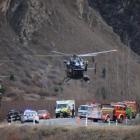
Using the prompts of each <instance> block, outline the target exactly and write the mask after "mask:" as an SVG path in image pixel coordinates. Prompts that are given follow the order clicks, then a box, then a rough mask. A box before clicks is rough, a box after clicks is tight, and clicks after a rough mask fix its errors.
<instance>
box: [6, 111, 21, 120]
mask: <svg viewBox="0 0 140 140" xmlns="http://www.w3.org/2000/svg"><path fill="white" fill-rule="evenodd" d="M6 119H7V121H8V122H12V121H20V120H21V113H20V112H19V111H16V110H10V111H9V112H8V114H7V116H6Z"/></svg>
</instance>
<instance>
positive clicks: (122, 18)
mask: <svg viewBox="0 0 140 140" xmlns="http://www.w3.org/2000/svg"><path fill="white" fill-rule="evenodd" d="M88 1H89V4H90V6H91V7H94V8H95V9H97V10H98V11H99V12H100V13H101V15H102V16H103V18H104V19H105V21H106V22H107V23H108V24H109V25H110V26H112V27H113V30H114V32H116V33H117V34H118V35H119V36H120V38H121V40H122V41H123V43H125V44H126V45H128V46H129V47H131V49H132V50H133V51H134V52H136V53H138V54H140V47H139V44H140V40H139V38H140V23H139V19H140V1H139V0H117V1H115V0H88Z"/></svg>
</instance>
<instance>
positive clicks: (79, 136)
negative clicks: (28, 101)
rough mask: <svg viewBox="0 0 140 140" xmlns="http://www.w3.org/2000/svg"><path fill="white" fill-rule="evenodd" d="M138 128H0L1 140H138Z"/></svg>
mask: <svg viewBox="0 0 140 140" xmlns="http://www.w3.org/2000/svg"><path fill="white" fill-rule="evenodd" d="M139 132H140V126H124V127H116V126H110V127H103V126H101V127H94V128H93V127H87V128H85V127H80V128H73V127H57V126H55V127H46V126H41V125H38V126H27V125H24V126H6V127H4V126H3V127H0V137H1V136H2V137H3V140H66V139H69V140H85V139H86V140H132V139H133V140H139V136H140V134H139Z"/></svg>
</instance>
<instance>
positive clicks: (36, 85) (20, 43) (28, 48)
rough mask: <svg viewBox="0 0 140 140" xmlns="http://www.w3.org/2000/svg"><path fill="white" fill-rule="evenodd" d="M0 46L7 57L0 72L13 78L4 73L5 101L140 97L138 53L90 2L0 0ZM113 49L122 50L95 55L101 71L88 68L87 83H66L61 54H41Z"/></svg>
mask: <svg viewBox="0 0 140 140" xmlns="http://www.w3.org/2000/svg"><path fill="white" fill-rule="evenodd" d="M98 1H99V2H100V0H98ZM117 2H118V1H117ZM97 3H98V2H97ZM90 4H92V6H93V7H94V5H93V3H90ZM112 5H113V4H112ZM114 5H115V3H114ZM96 6H97V5H96ZM97 7H98V6H97ZM102 7H103V6H102ZM114 10H115V9H114ZM110 13H112V14H113V12H110ZM106 14H107V13H106ZM106 14H105V15H106ZM102 15H103V14H102ZM108 16H109V14H108ZM103 17H104V18H105V16H103ZM122 18H123V17H122ZM126 19H127V18H126ZM118 22H119V21H118ZM120 24H121V23H120ZM110 25H112V24H110ZM114 25H116V26H119V25H117V24H116V23H114ZM117 29H118V28H117ZM119 29H120V30H121V32H123V29H121V28H119ZM115 31H116V30H115ZM131 36H133V34H131ZM128 37H129V36H128ZM129 38H130V37H129ZM133 41H134V40H133ZM133 43H134V42H133ZM135 46H137V43H136V45H135ZM0 49H1V50H0V59H1V61H2V60H8V61H6V62H3V63H2V62H1V63H2V64H1V66H0V74H1V75H2V76H3V75H8V76H11V75H12V77H13V78H12V79H11V78H10V79H9V77H1V83H2V84H3V85H4V86H5V89H6V92H5V97H4V98H3V101H7V100H8V101H9V100H11V99H13V100H16V101H17V100H21V101H22V100H23V99H24V100H38V99H46V98H47V99H48V98H52V97H53V98H67V99H70V98H71V99H77V100H86V99H87V100H91V99H97V100H120V99H121V100H122V99H130V98H131V99H138V100H139V99H140V95H139V91H140V86H139V85H140V80H139V79H140V65H139V63H138V62H139V56H137V55H136V54H135V53H134V52H132V51H131V50H130V49H129V48H127V47H126V46H124V45H123V44H122V43H121V41H120V39H119V37H118V36H117V35H116V34H115V33H114V32H113V31H112V28H111V27H109V26H108V25H107V24H106V23H105V22H104V20H103V19H102V17H101V16H100V15H99V13H98V12H97V11H96V10H95V9H94V8H91V7H90V5H89V3H88V1H87V0H59V1H56V0H46V1H45V0H1V1H0ZM109 49H117V50H118V52H117V53H111V54H106V55H99V56H97V57H96V58H95V61H96V63H97V73H96V74H95V73H94V71H89V72H88V74H89V76H90V77H91V82H90V83H89V84H87V83H84V82H82V81H70V82H69V84H65V85H64V84H63V82H62V81H63V78H64V77H65V71H64V64H63V58H55V57H45V56H42V55H43V54H50V52H51V51H54V50H57V51H61V52H66V53H86V52H95V51H102V50H109ZM39 55H40V56H39ZM89 61H90V65H91V66H92V65H93V64H92V61H91V59H89Z"/></svg>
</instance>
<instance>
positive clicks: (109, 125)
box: [108, 118, 110, 126]
mask: <svg viewBox="0 0 140 140" xmlns="http://www.w3.org/2000/svg"><path fill="white" fill-rule="evenodd" d="M108 125H109V126H110V118H109V119H108Z"/></svg>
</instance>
